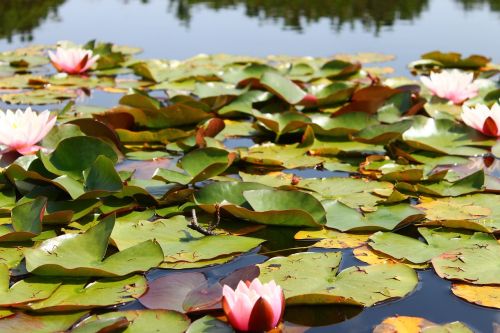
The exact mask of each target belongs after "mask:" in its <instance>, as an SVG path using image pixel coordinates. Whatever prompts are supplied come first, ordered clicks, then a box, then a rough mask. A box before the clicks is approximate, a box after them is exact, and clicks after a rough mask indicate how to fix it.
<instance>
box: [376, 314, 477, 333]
mask: <svg viewBox="0 0 500 333" xmlns="http://www.w3.org/2000/svg"><path fill="white" fill-rule="evenodd" d="M425 332H427V333H431V332H443V333H444V332H449V333H473V331H472V330H471V329H470V328H468V327H467V326H466V325H464V324H462V323H460V322H453V323H450V324H445V325H438V324H434V323H432V322H430V321H428V320H426V319H424V318H418V317H407V316H398V317H389V318H386V319H384V321H383V322H382V323H380V324H379V325H377V326H376V327H375V329H374V330H373V333H425Z"/></svg>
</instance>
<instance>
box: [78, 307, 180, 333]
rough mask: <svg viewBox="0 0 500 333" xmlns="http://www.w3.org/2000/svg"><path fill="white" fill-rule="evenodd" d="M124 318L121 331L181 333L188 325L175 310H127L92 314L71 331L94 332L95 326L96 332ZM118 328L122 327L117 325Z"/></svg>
mask: <svg viewBox="0 0 500 333" xmlns="http://www.w3.org/2000/svg"><path fill="white" fill-rule="evenodd" d="M121 319H125V320H124V322H125V323H126V325H124V327H125V329H123V330H120V332H123V333H144V332H161V331H162V330H164V329H165V328H168V331H169V332H172V333H183V332H185V331H186V329H187V328H188V326H189V322H190V321H189V318H187V317H186V316H184V315H182V314H180V313H178V312H175V311H164V310H129V311H117V312H108V313H104V314H99V315H94V316H91V317H89V318H87V319H85V320H83V321H82V322H81V323H79V324H78V325H77V326H76V327H75V328H74V329H73V330H72V331H71V332H72V333H94V332H96V330H95V329H96V328H97V327H99V328H98V329H100V330H99V331H98V332H103V330H106V329H107V328H110V329H111V330H112V329H113V328H115V327H116V326H115V325H116V323H117V322H119V321H120V320H121ZM118 328H123V326H121V325H119V326H118Z"/></svg>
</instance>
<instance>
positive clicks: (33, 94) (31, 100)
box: [0, 90, 77, 105]
mask: <svg viewBox="0 0 500 333" xmlns="http://www.w3.org/2000/svg"><path fill="white" fill-rule="evenodd" d="M76 97H77V94H76V92H74V91H71V90H62V91H59V90H30V91H26V92H22V93H12V94H1V95H0V99H1V100H2V101H4V102H5V103H9V104H28V105H45V104H58V103H61V102H62V101H64V100H67V99H72V98H76Z"/></svg>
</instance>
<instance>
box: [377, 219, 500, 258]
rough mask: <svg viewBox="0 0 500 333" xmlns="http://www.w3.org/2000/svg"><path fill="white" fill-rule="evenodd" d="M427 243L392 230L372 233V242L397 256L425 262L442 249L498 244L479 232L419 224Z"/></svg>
mask: <svg viewBox="0 0 500 333" xmlns="http://www.w3.org/2000/svg"><path fill="white" fill-rule="evenodd" d="M418 230H419V232H420V234H421V235H422V236H423V237H424V239H425V240H426V241H427V244H425V243H423V242H421V241H419V240H417V239H415V238H411V237H407V236H403V235H398V234H395V233H390V232H377V233H375V234H374V235H372V236H371V237H370V243H369V245H370V246H371V247H372V248H373V249H375V250H377V251H379V252H383V253H385V254H388V255H390V256H391V257H394V258H396V259H400V260H401V259H406V260H409V261H411V262H413V263H416V264H418V263H424V262H427V261H429V260H431V259H432V258H435V257H437V256H439V255H440V254H442V253H445V252H448V251H451V250H456V249H460V248H462V247H469V246H474V247H478V248H480V247H482V246H495V245H496V243H497V241H496V239H495V237H493V236H492V235H489V234H484V233H480V232H476V233H473V234H472V233H470V232H469V233H460V232H457V231H452V230H439V229H427V228H419V229H418Z"/></svg>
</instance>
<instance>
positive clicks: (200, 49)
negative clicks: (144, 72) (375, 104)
mask: <svg viewBox="0 0 500 333" xmlns="http://www.w3.org/2000/svg"><path fill="white" fill-rule="evenodd" d="M498 31H500V0H404V1H403V0H351V1H345V0H329V1H328V0H326V1H325V0H288V1H284V0H142V1H139V0H2V1H1V2H0V50H5V49H10V48H15V47H19V46H24V45H27V44H29V43H54V42H55V41H58V40H73V41H75V42H81V43H83V42H85V41H87V40H90V39H93V38H98V39H99V40H103V41H112V42H116V43H121V44H129V45H135V46H140V47H142V48H144V50H145V52H144V54H143V56H145V57H164V58H176V59H183V58H187V57H191V56H193V55H196V54H199V53H231V54H245V55H255V56H265V55H269V54H287V55H310V56H328V55H331V54H334V53H339V52H348V53H352V52H360V51H362V52H368V51H371V52H384V53H389V54H394V55H396V56H397V57H398V59H397V60H396V61H395V62H394V63H393V64H392V65H393V66H394V67H396V69H397V70H398V71H399V73H401V74H403V73H404V72H403V70H404V68H405V66H406V64H407V63H408V62H410V61H412V60H415V59H417V58H418V57H419V55H420V54H422V53H424V52H427V51H431V50H436V49H439V50H443V51H458V52H462V53H465V54H470V53H480V54H485V55H488V56H490V57H492V58H493V59H494V60H496V61H499V59H500V48H499V47H498Z"/></svg>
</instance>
